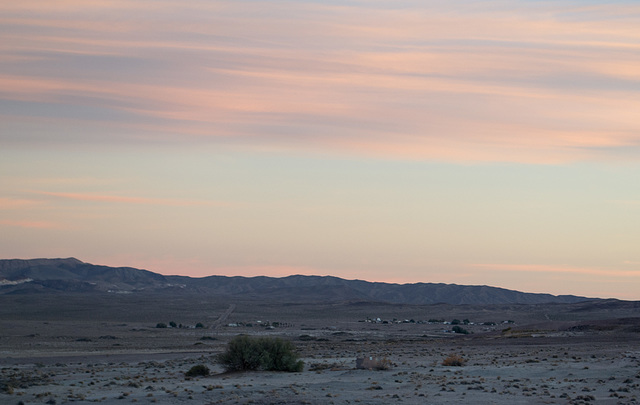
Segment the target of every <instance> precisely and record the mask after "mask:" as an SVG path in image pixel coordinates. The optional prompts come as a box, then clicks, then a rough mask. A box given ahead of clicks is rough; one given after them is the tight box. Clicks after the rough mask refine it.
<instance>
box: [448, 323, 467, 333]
mask: <svg viewBox="0 0 640 405" xmlns="http://www.w3.org/2000/svg"><path fill="white" fill-rule="evenodd" d="M451 330H453V332H454V333H462V334H463V335H468V334H469V331H468V330H466V329H464V328H462V327H460V326H458V325H456V326H454V327H453V328H451Z"/></svg>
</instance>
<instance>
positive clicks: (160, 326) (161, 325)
mask: <svg viewBox="0 0 640 405" xmlns="http://www.w3.org/2000/svg"><path fill="white" fill-rule="evenodd" d="M166 327H167V324H166V323H164V322H158V323H157V324H156V328H166Z"/></svg>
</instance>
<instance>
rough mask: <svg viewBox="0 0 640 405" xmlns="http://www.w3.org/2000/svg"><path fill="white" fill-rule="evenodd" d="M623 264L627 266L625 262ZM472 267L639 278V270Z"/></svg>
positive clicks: (562, 267)
mask: <svg viewBox="0 0 640 405" xmlns="http://www.w3.org/2000/svg"><path fill="white" fill-rule="evenodd" d="M625 264H629V263H627V262H625ZM473 266H474V267H477V268H482V269H486V270H495V271H506V272H525V273H552V274H577V275H591V276H604V277H606V276H609V277H625V278H626V277H629V278H637V277H640V270H618V269H602V268H585V267H573V266H554V265H537V264H474V265H473Z"/></svg>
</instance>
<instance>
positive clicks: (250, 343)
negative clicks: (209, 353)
mask: <svg viewBox="0 0 640 405" xmlns="http://www.w3.org/2000/svg"><path fill="white" fill-rule="evenodd" d="M218 361H219V362H220V363H221V364H222V365H223V366H224V367H225V369H226V370H227V371H246V370H265V371H291V372H295V371H302V369H303V367H304V363H303V362H302V360H298V354H297V353H296V352H295V348H294V346H293V344H292V343H291V342H288V341H285V340H282V339H280V338H271V337H259V338H256V337H251V336H246V335H240V336H236V337H235V338H233V339H232V340H231V341H230V342H229V345H228V346H227V350H226V351H225V352H224V353H222V354H220V355H219V356H218Z"/></svg>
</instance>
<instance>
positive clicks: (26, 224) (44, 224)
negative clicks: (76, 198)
mask: <svg viewBox="0 0 640 405" xmlns="http://www.w3.org/2000/svg"><path fill="white" fill-rule="evenodd" d="M0 225H5V226H12V227H17V228H37V229H51V228H60V226H59V225H58V224H56V223H55V222H50V221H23V220H10V219H0Z"/></svg>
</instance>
